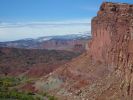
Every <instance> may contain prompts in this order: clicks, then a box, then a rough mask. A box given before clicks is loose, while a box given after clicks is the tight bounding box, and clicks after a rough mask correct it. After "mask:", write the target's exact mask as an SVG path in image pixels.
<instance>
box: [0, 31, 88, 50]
mask: <svg viewBox="0 0 133 100" xmlns="http://www.w3.org/2000/svg"><path fill="white" fill-rule="evenodd" d="M90 38H91V36H89V34H71V35H60V36H44V37H39V38H37V39H32V38H27V39H21V40H16V41H8V42H0V47H13V48H25V49H48V50H66V51H80V52H81V51H84V50H85V46H86V43H87V41H88V39H90Z"/></svg>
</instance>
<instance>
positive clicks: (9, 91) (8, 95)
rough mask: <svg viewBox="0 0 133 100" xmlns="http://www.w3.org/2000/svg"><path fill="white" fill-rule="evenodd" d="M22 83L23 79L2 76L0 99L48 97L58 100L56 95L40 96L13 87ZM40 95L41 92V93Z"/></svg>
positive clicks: (29, 99)
mask: <svg viewBox="0 0 133 100" xmlns="http://www.w3.org/2000/svg"><path fill="white" fill-rule="evenodd" d="M20 83H21V79H19V78H14V77H0V99H10V100H14V99H15V100H43V99H42V98H44V97H45V98H48V100H57V98H56V97H54V96H51V95H48V94H47V93H46V94H45V95H41V96H38V95H37V94H36V93H32V92H22V91H21V92H20V91H18V90H17V89H15V88H13V87H14V86H17V85H19V84H20ZM39 95H40V94H39Z"/></svg>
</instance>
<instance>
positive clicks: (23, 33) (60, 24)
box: [0, 19, 90, 41]
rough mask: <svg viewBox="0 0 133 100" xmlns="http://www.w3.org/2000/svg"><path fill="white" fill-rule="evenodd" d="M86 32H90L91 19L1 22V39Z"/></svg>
mask: <svg viewBox="0 0 133 100" xmlns="http://www.w3.org/2000/svg"><path fill="white" fill-rule="evenodd" d="M85 32H90V19H82V20H81V19H80V20H67V21H53V22H26V23H0V41H11V40H17V39H23V38H37V37H41V36H51V35H63V34H78V33H85Z"/></svg>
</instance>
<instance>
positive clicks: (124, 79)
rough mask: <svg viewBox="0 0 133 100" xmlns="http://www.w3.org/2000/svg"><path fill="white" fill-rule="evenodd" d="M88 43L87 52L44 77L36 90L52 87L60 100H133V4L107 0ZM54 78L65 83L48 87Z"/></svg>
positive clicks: (94, 22)
mask: <svg viewBox="0 0 133 100" xmlns="http://www.w3.org/2000/svg"><path fill="white" fill-rule="evenodd" d="M88 44H89V49H88V52H87V53H84V54H83V55H81V56H80V57H78V58H76V59H73V60H72V61H71V62H69V63H68V64H65V65H64V66H62V67H61V68H59V69H58V70H56V71H54V72H53V73H52V74H50V75H49V76H46V77H43V78H42V79H41V80H39V81H38V82H36V85H35V86H36V89H41V90H42V91H43V90H45V91H46V90H49V89H50V92H51V93H53V94H55V95H57V96H59V99H60V100H133V5H130V4H122V3H111V2H104V3H103V4H102V5H101V7H100V10H99V11H98V14H97V16H96V17H94V18H93V19H92V40H91V41H89V43H88ZM55 76H56V78H55ZM51 78H54V79H56V80H57V79H58V80H60V81H61V82H62V83H60V84H58V87H56V88H55V87H54V89H52V88H49V87H51V85H50V84H49V87H47V88H44V87H46V85H45V84H46V83H50V82H52V83H54V82H53V80H50V79H51ZM49 80H50V81H49ZM40 83H41V85H40ZM52 85H53V84H52ZM59 85H60V86H59ZM56 86H57V84H56ZM55 91H56V92H55Z"/></svg>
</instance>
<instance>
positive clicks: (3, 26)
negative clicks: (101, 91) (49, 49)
mask: <svg viewBox="0 0 133 100" xmlns="http://www.w3.org/2000/svg"><path fill="white" fill-rule="evenodd" d="M103 1H105V0H0V41H9V40H17V39H22V38H36V37H40V36H48V35H62V34H77V33H86V32H90V20H91V18H92V17H93V16H96V13H97V11H98V9H99V7H100V5H101V3H102V2H103ZM106 1H115V2H127V3H133V0H106Z"/></svg>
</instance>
